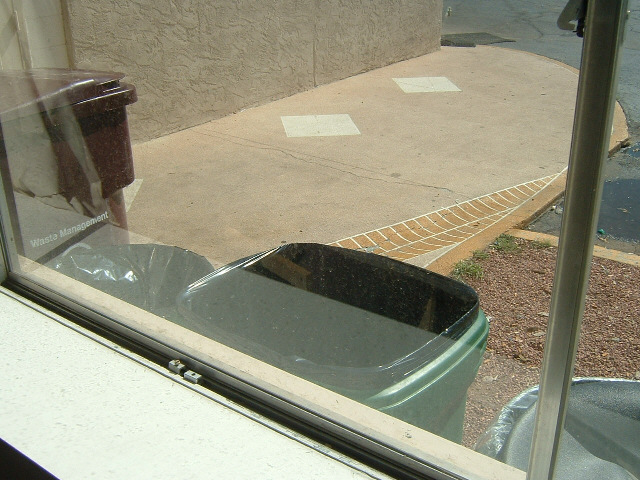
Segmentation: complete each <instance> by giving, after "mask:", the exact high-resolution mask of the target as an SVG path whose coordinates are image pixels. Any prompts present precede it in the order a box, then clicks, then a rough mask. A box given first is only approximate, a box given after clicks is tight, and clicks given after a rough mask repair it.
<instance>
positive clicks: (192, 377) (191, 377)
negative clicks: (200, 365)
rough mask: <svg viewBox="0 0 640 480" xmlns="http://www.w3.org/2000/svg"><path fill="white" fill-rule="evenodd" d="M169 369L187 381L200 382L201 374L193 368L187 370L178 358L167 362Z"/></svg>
mask: <svg viewBox="0 0 640 480" xmlns="http://www.w3.org/2000/svg"><path fill="white" fill-rule="evenodd" d="M169 371H171V372H173V373H177V374H178V375H182V378H184V379H185V380H186V381H187V382H191V383H195V384H196V385H197V384H198V383H200V379H201V378H202V375H200V374H199V373H196V372H194V371H193V370H187V366H186V365H185V364H184V363H182V362H181V361H180V360H171V361H170V362H169Z"/></svg>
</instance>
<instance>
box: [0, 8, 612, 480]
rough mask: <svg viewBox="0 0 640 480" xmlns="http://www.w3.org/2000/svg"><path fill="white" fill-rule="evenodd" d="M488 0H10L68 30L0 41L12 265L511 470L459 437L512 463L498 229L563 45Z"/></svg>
mask: <svg viewBox="0 0 640 480" xmlns="http://www.w3.org/2000/svg"><path fill="white" fill-rule="evenodd" d="M54 3H55V2H54ZM511 3H513V6H514V8H513V9H504V8H503V5H502V4H500V5H498V4H497V2H489V1H482V2H477V1H474V2H464V1H462V2H447V1H445V2H444V5H443V9H442V10H441V9H440V5H439V4H438V3H437V2H435V3H433V4H429V6H428V8H426V7H425V6H424V4H423V2H400V3H398V2H386V1H382V0H380V1H375V2H373V3H372V4H371V5H370V6H368V7H367V8H362V6H359V5H356V2H353V4H352V3H351V2H346V3H345V2H335V4H334V3H332V4H331V7H330V8H326V9H325V8H320V7H318V6H315V5H306V4H304V3H301V2H295V1H288V2H284V3H282V2H280V3H278V2H273V4H270V3H267V4H262V3H259V2H253V3H249V2H240V3H238V2H231V1H228V2H226V1H225V2H216V3H215V4H210V3H209V2H196V3H195V4H193V5H191V6H189V7H187V6H183V5H176V4H174V3H172V2H159V3H158V2H149V6H148V8H140V5H139V3H134V2H124V3H122V2H121V3H119V4H118V5H117V6H114V5H113V4H112V2H93V3H92V6H91V7H89V6H88V5H85V4H83V3H82V2H73V3H70V4H69V3H65V6H64V7H65V8H61V9H59V10H56V12H57V13H56V14H55V15H52V14H51V12H44V11H43V12H41V15H39V14H38V13H37V12H36V13H33V12H32V13H30V14H29V15H27V14H24V18H22V19H21V20H20V19H18V20H17V21H23V22H25V24H26V25H27V26H29V25H30V22H34V20H33V19H34V18H40V19H41V20H42V19H43V18H46V20H45V21H40V22H39V23H37V25H38V28H39V29H41V30H42V32H44V33H46V32H49V33H50V32H53V31H64V32H66V33H65V34H66V36H65V37H64V38H63V39H62V40H60V41H61V42H62V43H64V45H63V44H62V43H57V41H56V42H54V43H56V44H55V45H54V44H53V43H51V42H49V43H47V42H45V44H44V45H39V46H37V45H38V43H37V42H38V40H36V38H34V39H29V42H25V41H24V39H22V38H21V37H19V36H18V33H17V32H14V33H15V35H16V38H15V41H16V42H17V44H19V45H18V46H20V48H19V49H18V50H15V48H14V49H12V50H11V52H13V53H12V54H11V55H12V57H11V58H12V59H13V60H15V52H16V51H20V52H21V60H22V67H24V68H23V69H20V67H21V66H20V65H17V68H18V69H16V65H15V61H14V62H13V64H9V62H8V60H5V58H4V57H3V63H2V66H3V68H4V70H3V71H2V72H1V73H0V76H1V77H2V81H1V82H0V89H1V91H0V93H1V95H0V98H1V99H2V100H1V101H2V103H1V105H0V120H1V125H2V139H3V146H4V153H3V156H2V159H1V160H2V161H1V167H2V178H3V185H4V187H5V192H6V194H7V195H6V196H7V204H8V206H9V210H10V212H11V213H10V224H11V227H12V235H13V237H12V238H13V241H14V243H15V252H14V253H15V257H14V258H15V260H14V261H13V264H12V265H11V266H12V269H13V270H14V272H15V273H17V274H19V275H21V276H22V277H23V278H28V279H30V280H32V281H36V282H38V283H40V284H42V285H44V286H46V287H47V288H50V289H52V290H55V291H59V292H61V293H62V294H64V295H65V296H66V297H68V298H70V299H72V300H73V301H76V302H79V303H82V304H83V305H85V306H87V307H89V308H91V309H93V310H95V311H97V312H101V313H105V314H107V315H108V316H109V317H110V318H112V319H113V320H114V321H116V322H117V323H118V324H119V325H126V326H127V327H129V328H131V329H133V330H134V331H136V332H140V333H142V334H143V335H145V336H146V337H149V338H154V339H156V340H157V341H158V342H160V343H162V344H166V345H171V346H174V347H175V348H176V349H177V350H179V351H181V352H185V353H186V354H187V356H191V357H192V358H196V359H198V361H200V362H202V363H203V364H206V365H210V366H213V367H215V368H219V369H221V370H224V371H225V372H227V373H229V374H230V375H233V376H234V377H237V378H240V379H242V380H245V381H247V382H248V383H252V384H253V385H257V386H258V387H260V388H264V389H269V390H270V391H272V392H275V393H274V394H275V395H277V396H279V397H281V398H285V399H287V400H290V401H291V402H294V403H296V404H297V405H299V404H302V405H303V407H305V408H309V409H311V410H314V411H318V412H321V414H322V415H324V416H329V417H331V418H333V419H334V420H335V421H336V422H338V423H340V424H342V425H346V426H347V427H349V428H351V429H354V428H355V427H354V425H357V426H359V427H360V428H361V429H363V430H364V429H365V428H366V430H365V431H366V432H377V434H379V438H383V439H385V442H389V441H391V442H392V446H393V447H394V448H396V449H399V450H403V451H411V452H413V453H414V455H416V456H418V457H419V458H421V459H423V460H424V461H427V460H425V459H428V461H435V462H436V463H437V464H438V465H439V468H441V469H444V470H451V471H455V472H457V473H458V474H460V475H471V474H475V473H478V472H484V471H486V470H483V469H484V468H485V466H486V465H489V467H487V468H490V469H491V468H493V469H498V470H497V471H500V472H502V476H501V477H500V478H522V476H523V473H522V472H521V471H517V470H516V469H510V468H506V467H504V466H500V465H498V466H496V465H494V464H497V462H492V461H490V460H489V459H487V458H485V457H482V456H481V455H472V456H471V458H474V459H475V461H474V462H475V463H473V464H469V462H468V461H467V462H466V463H464V459H468V458H469V457H465V455H467V454H469V455H471V452H470V449H477V450H478V451H480V452H482V453H484V454H487V455H489V456H491V457H494V458H497V459H498V460H501V461H503V462H506V463H509V464H511V465H513V466H515V467H516V468H517V469H519V470H525V469H526V462H524V463H523V462H521V461H513V462H512V461H509V459H508V458H507V457H506V455H507V454H506V453H505V452H506V450H504V449H503V446H504V445H505V443H506V439H505V437H504V436H503V434H504V432H505V431H506V430H505V428H506V427H505V426H504V424H503V423H501V422H504V421H505V415H508V414H509V412H512V411H515V410H517V409H521V410H523V409H524V407H522V408H521V406H520V402H521V401H528V400H526V399H530V398H531V395H530V394H529V393H530V392H529V389H531V388H533V387H535V386H536V385H537V383H538V378H539V367H540V361H541V357H542V349H543V344H544V335H545V328H546V321H547V316H548V310H549V299H550V291H551V290H550V289H551V282H552V277H553V267H554V258H555V257H554V253H553V252H554V250H553V247H550V246H549V245H547V241H546V240H535V241H532V240H531V238H529V237H528V236H527V234H526V232H524V231H518V232H513V231H509V235H506V236H505V235H502V236H501V234H503V233H504V232H506V231H507V230H509V229H510V228H511V227H513V226H515V225H516V224H520V223H522V221H523V220H525V219H526V218H530V217H532V216H534V214H535V213H536V212H537V211H539V210H540V209H542V208H543V207H544V205H545V204H546V203H547V202H549V201H550V200H551V199H553V198H554V197H555V196H557V195H558V194H559V193H561V192H562V188H563V186H564V176H563V172H564V171H565V168H566V166H567V160H568V156H569V147H570V138H571V128H572V122H573V113H574V104H575V97H576V86H577V80H578V75H577V71H576V68H577V67H578V66H579V60H580V50H581V45H582V40H581V39H580V38H579V37H578V36H576V34H575V33H574V32H573V31H571V29H573V28H574V27H575V25H576V23H577V18H578V17H579V15H578V14H577V13H576V12H575V11H570V12H569V13H567V10H566V9H565V6H566V5H565V2H564V1H553V2H546V3H545V4H544V5H540V4H535V5H533V4H530V2H524V1H514V2H511ZM570 3H571V2H570ZM34 8H36V10H37V7H34ZM43 8H44V7H43ZM571 12H573V13H571ZM45 13H46V14H45ZM17 15H18V16H20V13H18V14H17ZM559 18H560V20H559ZM98 19H99V20H98ZM33 25H35V23H34V24H33ZM63 25H64V26H65V28H62V26H63ZM559 25H560V26H562V27H563V28H570V29H569V30H562V29H560V28H559ZM567 25H569V27H567ZM32 28H35V27H32ZM477 32H482V33H477ZM37 38H38V39H39V40H42V38H41V36H37ZM47 38H53V36H50V37H47ZM21 42H22V43H21ZM441 43H442V45H443V46H442V47H441V46H440V44H441ZM42 49H44V50H42ZM43 51H45V52H46V54H45V53H43ZM56 52H57V53H56ZM60 52H64V55H62V54H60ZM531 53H535V54H537V55H531ZM6 58H8V57H6ZM13 60H12V61H13ZM7 66H11V67H12V68H13V69H9V68H6V67H7ZM52 67H56V68H52ZM58 67H59V68H58ZM118 72H122V73H118ZM619 115H622V113H621V111H620V113H619ZM621 118H623V123H624V116H622V117H621ZM620 135H621V134H620V132H619V131H618V130H616V131H614V135H613V139H614V140H613V141H614V142H615V141H616V139H617V138H620ZM560 211H561V207H558V208H556V209H555V212H554V213H552V214H550V216H551V217H552V218H553V219H555V217H559V215H557V213H559V212H560ZM523 212H524V213H523ZM554 215H555V217H554ZM5 224H8V223H7V222H5ZM532 228H534V229H535V228H536V227H532ZM539 229H540V228H538V230H539ZM515 237H518V238H517V239H516V238H515ZM496 239H497V240H496ZM469 285H470V286H469ZM256 360H257V361H256ZM265 364H266V366H265ZM309 382H310V383H309ZM523 392H529V393H525V395H524V396H522V395H521V394H522V393H523ZM334 394H338V395H339V396H338V395H334ZM525 397H526V398H525ZM345 398H346V399H348V401H345V400H344V399H345ZM336 399H338V400H336ZM514 399H515V400H514ZM523 399H524V400H523ZM530 405H531V404H529V406H530ZM358 407H360V409H359V408H358ZM503 408H504V410H503ZM501 411H503V415H502V416H500V417H496V416H497V415H500V412H501ZM327 412H329V413H327ZM379 412H381V413H379ZM390 418H393V419H397V420H399V421H400V422H395V423H394V421H392V420H390ZM509 418H512V417H509ZM509 421H511V420H509ZM389 422H390V423H389ZM401 422H406V423H401ZM512 423H513V422H512ZM425 432H430V433H433V434H435V435H437V436H439V437H442V438H444V439H446V440H449V441H453V442H455V443H458V444H461V445H463V447H458V446H454V445H453V446H452V445H451V444H449V443H447V442H443V443H437V442H436V443H434V442H433V438H432V437H431V436H430V435H428V434H425ZM369 434H370V435H373V434H371V433H369ZM373 436H375V435H373ZM376 438H377V437H376ZM514 438H515V437H514ZM518 438H519V439H520V440H521V441H522V442H525V443H526V442H527V441H530V440H529V439H530V437H529V434H528V433H526V432H525V433H523V434H522V436H520V437H518ZM389 439H391V440H389ZM514 441H515V440H514ZM416 452H418V453H416ZM461 452H463V453H461ZM447 457H449V458H448V459H447ZM434 458H435V459H436V460H434ZM461 459H463V460H461ZM483 462H486V463H483ZM501 468H503V470H500V469H501ZM465 469H466V470H465ZM460 472H466V473H462V474H461V473H460ZM478 474H480V473H478Z"/></svg>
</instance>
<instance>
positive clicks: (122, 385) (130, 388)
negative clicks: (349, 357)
mask: <svg viewBox="0 0 640 480" xmlns="http://www.w3.org/2000/svg"><path fill="white" fill-rule="evenodd" d="M0 312H3V313H1V314H0V351H2V353H3V357H4V362H3V368H2V380H1V382H2V383H1V384H2V388H0V405H2V407H1V408H0V438H3V439H4V440H5V441H6V442H7V443H9V444H11V445H13V446H14V447H15V448H17V449H18V450H20V451H21V452H23V453H24V454H25V455H27V456H28V457H30V458H31V459H32V460H33V461H35V462H36V463H38V464H40V465H41V466H43V467H44V468H45V469H47V470H48V471H49V472H51V473H52V474H53V475H55V476H57V477H59V478H61V479H73V478H78V479H86V478H131V479H136V478H140V479H148V478H158V479H161V478H213V477H215V478H234V479H236V478H274V479H279V480H280V479H287V478H291V479H299V478H335V479H340V478H350V479H353V478H372V477H373V478H385V477H384V475H382V474H380V473H378V472H376V471H374V470H373V469H370V468H369V467H366V466H363V465H361V464H358V463H357V462H355V461H352V460H350V459H348V458H344V457H343V456H342V455H339V454H337V453H336V452H332V451H331V450H328V449H327V448H326V447H323V446H320V445H315V444H314V443H313V442H312V441H310V440H308V439H306V438H304V437H302V436H300V435H298V434H296V433H293V432H290V431H287V430H286V429H283V428H280V429H279V430H280V431H279V432H278V431H275V430H274V429H272V428H268V427H267V426H265V423H267V424H268V423H269V422H268V421H267V420H265V419H261V418H260V417H258V416H257V415H255V414H252V416H253V417H254V418H256V419H252V418H248V417H247V416H245V415H243V414H242V413H240V412H242V409H239V411H234V409H232V408H229V407H228V406H225V405H223V404H221V403H217V402H216V401H214V400H212V399H211V398H207V397H205V396H204V395H202V394H200V393H198V389H200V387H198V386H194V387H193V388H191V387H187V386H185V385H182V384H181V383H179V381H174V380H172V379H169V378H167V377H166V376H163V375H162V374H161V373H160V372H158V371H154V370H153V369H151V368H149V367H148V366H145V365H143V364H142V363H139V361H135V358H136V357H135V356H133V355H132V356H131V357H130V358H128V357H127V356H125V355H122V354H120V353H118V352H116V351H114V350H112V349H110V348H107V347H106V346H104V345H101V344H100V343H98V342H96V341H94V340H92V339H91V338H88V337H86V336H84V335H81V334H79V333H78V332H77V331H74V330H72V329H71V328H68V327H67V326H64V325H62V324H60V323H58V322H57V321H55V320H53V319H52V318H50V317H48V316H47V315H44V314H43V313H41V312H39V311H37V310H36V309H33V308H30V307H29V306H27V305H24V304H23V303H21V302H19V301H18V300H16V299H15V298H13V294H11V293H10V292H7V291H6V290H3V289H0ZM116 349H119V350H121V351H122V348H121V347H116ZM139 360H140V361H142V359H139ZM167 375H170V374H169V373H167ZM177 379H178V377H176V380H177ZM203 393H205V392H204V391H203ZM207 395H209V396H211V394H210V393H207ZM219 401H221V402H225V400H224V399H222V398H220V399H219ZM332 456H333V457H334V458H332Z"/></svg>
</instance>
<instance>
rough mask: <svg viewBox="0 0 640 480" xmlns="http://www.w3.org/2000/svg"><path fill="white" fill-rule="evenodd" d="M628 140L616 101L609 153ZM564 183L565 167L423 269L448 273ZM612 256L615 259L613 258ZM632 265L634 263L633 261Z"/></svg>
mask: <svg viewBox="0 0 640 480" xmlns="http://www.w3.org/2000/svg"><path fill="white" fill-rule="evenodd" d="M628 140H629V131H628V129H627V119H626V117H625V114H624V111H623V110H622V107H621V106H620V104H619V103H618V102H616V104H615V107H614V113H613V126H612V131H611V138H610V140H609V155H612V154H613V153H615V152H617V151H618V150H620V148H622V147H623V146H624V145H625V144H626V143H627V142H628ZM566 182H567V169H566V168H565V170H564V171H563V172H562V173H561V174H560V175H559V176H558V178H556V179H555V180H554V181H553V182H551V183H550V184H549V185H548V186H546V187H545V188H543V189H542V190H541V191H540V192H538V193H537V194H536V195H534V196H533V197H532V198H531V199H530V200H529V201H528V202H527V203H525V204H524V205H522V206H520V207H519V208H518V209H516V210H515V211H514V212H513V213H512V214H511V215H509V216H507V217H505V218H503V219H502V220H500V221H498V222H496V223H495V224H494V225H492V226H491V227H489V228H487V229H486V230H483V231H482V232H481V233H479V234H478V235H475V236H473V237H471V238H469V239H468V240H465V241H463V242H462V243H460V244H458V245H457V246H456V247H454V248H452V249H451V250H449V251H448V252H447V253H445V254H443V255H442V256H441V257H439V258H438V259H436V260H434V261H433V262H432V263H430V264H429V265H427V266H426V268H427V269H429V270H431V271H434V272H436V273H439V274H441V275H449V274H450V273H451V271H452V270H453V267H454V266H455V264H456V263H457V262H459V261H460V260H464V259H466V258H469V257H470V256H471V255H472V254H473V252H474V251H475V250H480V249H483V248H485V247H486V246H487V245H489V244H490V243H491V242H493V241H494V240H495V239H496V238H497V237H498V236H499V235H501V234H502V233H505V232H507V231H509V230H513V229H521V228H523V227H525V226H527V225H528V224H529V223H531V222H532V221H533V220H534V219H535V218H537V217H539V216H540V215H541V214H542V213H544V212H545V211H546V210H547V209H549V208H550V207H551V205H553V203H554V202H556V200H558V199H559V198H560V197H561V196H562V195H563V194H564V190H565V186H566ZM600 248H602V247H598V249H600ZM604 250H607V249H604ZM594 252H595V249H594ZM611 252H616V254H623V252H617V251H616V250H611ZM599 256H600V255H599ZM613 256H614V257H615V256H616V255H615V254H614V255H613ZM605 258H612V257H605ZM612 259H614V260H615V258H612ZM625 263H626V262H625ZM631 264H632V265H635V264H634V263H631Z"/></svg>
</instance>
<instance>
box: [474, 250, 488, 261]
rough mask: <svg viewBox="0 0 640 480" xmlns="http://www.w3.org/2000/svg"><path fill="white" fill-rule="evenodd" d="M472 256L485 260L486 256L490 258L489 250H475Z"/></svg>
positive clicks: (475, 258)
mask: <svg viewBox="0 0 640 480" xmlns="http://www.w3.org/2000/svg"><path fill="white" fill-rule="evenodd" d="M472 258H473V259H474V260H484V259H485V258H489V252H487V251H485V250H476V251H475V252H473V257H472Z"/></svg>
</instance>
